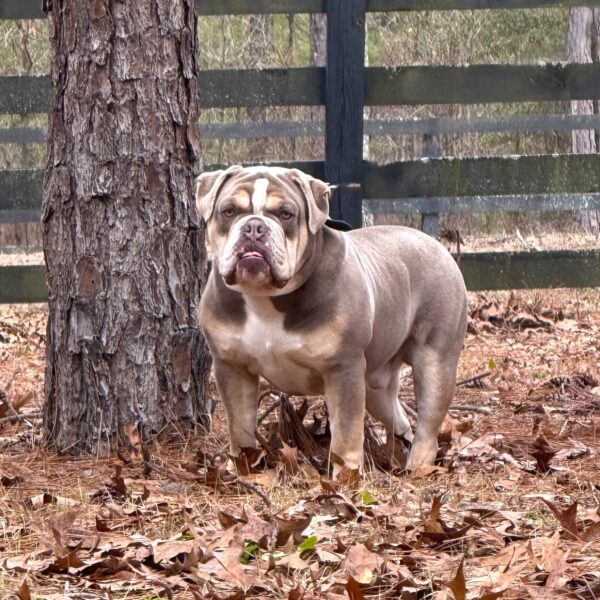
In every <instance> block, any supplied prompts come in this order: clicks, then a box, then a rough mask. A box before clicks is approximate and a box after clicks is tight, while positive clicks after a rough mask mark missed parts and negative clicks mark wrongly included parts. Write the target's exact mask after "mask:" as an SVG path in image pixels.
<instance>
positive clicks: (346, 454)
mask: <svg viewBox="0 0 600 600" xmlns="http://www.w3.org/2000/svg"><path fill="white" fill-rule="evenodd" d="M324 383H325V402H326V404H327V410H328V411H329V424H330V429H331V452H332V453H333V454H335V456H334V457H333V460H332V462H333V476H334V479H335V477H336V476H337V475H338V473H339V472H340V470H341V468H342V466H343V467H346V468H348V469H360V468H361V467H362V462H363V442H364V421H365V394H366V390H365V360H364V358H363V359H361V360H357V361H355V362H353V363H351V364H345V365H340V366H337V367H335V368H333V369H330V370H329V371H328V372H327V373H326V374H325V376H324ZM337 459H341V461H342V464H339V462H340V461H339V460H337Z"/></svg>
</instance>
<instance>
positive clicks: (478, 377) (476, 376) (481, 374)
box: [456, 371, 492, 387]
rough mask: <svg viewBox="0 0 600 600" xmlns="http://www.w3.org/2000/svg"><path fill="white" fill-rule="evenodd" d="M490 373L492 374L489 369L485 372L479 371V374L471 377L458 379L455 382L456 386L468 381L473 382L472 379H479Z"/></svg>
mask: <svg viewBox="0 0 600 600" xmlns="http://www.w3.org/2000/svg"><path fill="white" fill-rule="evenodd" d="M491 374H492V372H491V371H485V373H480V374H479V375H473V377H467V378H466V379H461V380H460V381H458V382H457V383H456V387H459V386H461V385H469V383H473V382H474V381H480V380H481V379H483V378H484V377H487V376H488V375H491Z"/></svg>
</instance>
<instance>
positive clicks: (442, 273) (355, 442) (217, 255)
mask: <svg viewBox="0 0 600 600" xmlns="http://www.w3.org/2000/svg"><path fill="white" fill-rule="evenodd" d="M329 195H330V188H329V186H328V185H327V184H326V183H323V182H322V181H319V180H318V179H314V178H313V177H310V176H309V175H306V174H304V173H302V172H300V171H298V170H296V169H283V168H277V167H252V168H242V167H240V166H233V167H230V168H229V169H227V170H223V171H217V172H212V173H204V174H203V175H201V176H200V177H199V179H198V184H197V190H196V202H197V207H198V210H199V213H200V215H201V216H202V218H203V219H204V220H205V222H206V223H207V246H208V250H209V254H210V256H211V258H212V261H213V268H212V272H211V274H210V277H209V280H208V284H207V286H206V289H205V291H204V294H203V296H202V301H201V304H200V311H199V318H200V324H201V326H202V329H203V331H204V334H205V336H206V340H207V342H208V345H209V348H210V350H211V353H212V356H213V360H214V369H215V377H216V382H217V387H218V390H219V394H220V396H221V398H222V400H223V402H224V404H225V408H226V410H227V417H228V423H229V436H230V444H231V452H232V453H233V454H238V453H239V452H240V449H241V448H245V447H255V445H256V440H255V436H254V431H255V428H256V420H257V390H258V382H259V377H264V378H265V379H267V380H268V381H269V382H271V383H272V384H273V385H274V386H275V387H277V388H279V389H280V390H282V391H285V392H287V393H290V394H299V395H318V394H323V395H324V397H325V401H326V404H327V408H328V411H329V415H330V428H331V451H332V453H335V455H337V457H339V459H341V461H338V462H339V463H342V464H343V465H344V466H345V467H347V468H349V469H355V468H359V467H360V466H361V464H362V459H363V435H364V434H363V432H364V414H365V409H366V410H367V411H368V412H369V414H370V415H371V416H373V417H374V418H375V419H378V420H379V421H381V422H382V423H383V425H384V426H385V429H386V432H387V437H388V440H389V441H390V440H394V439H398V438H401V439H402V441H403V442H404V444H405V446H408V447H410V452H409V454H408V458H407V463H406V466H407V468H409V469H415V468H417V467H419V466H422V465H426V464H431V463H433V461H434V460H435V457H436V454H437V434H438V432H439V428H440V425H441V423H442V421H443V419H444V416H445V415H446V413H447V411H448V407H449V405H450V402H451V401H452V398H453V395H454V388H455V382H456V366H457V361H458V357H459V354H460V351H461V348H462V345H463V340H464V337H465V331H466V323H467V301H466V291H465V284H464V281H463V278H462V275H461V273H460V271H459V269H458V267H457V265H456V263H455V262H454V260H453V259H452V257H451V256H450V254H449V253H448V252H447V251H446V249H445V248H444V247H443V246H442V245H441V244H439V243H438V242H436V241H435V240H434V239H432V238H430V237H429V236H427V235H424V234H423V233H421V232H419V231H416V230H413V229H409V228H405V227H370V228H366V229H360V230H356V231H352V232H349V233H342V232H340V231H335V230H333V229H330V228H329V227H327V226H326V225H325V222H326V220H327V217H328V208H329ZM403 364H408V365H411V366H412V372H413V377H414V387H415V397H416V404H417V413H418V419H417V425H416V430H415V434H414V437H413V433H412V430H411V426H410V423H409V421H408V419H407V417H406V413H405V412H404V410H403V408H402V406H401V404H400V402H399V401H398V387H399V370H400V368H401V366H402V365H403ZM334 468H335V466H334Z"/></svg>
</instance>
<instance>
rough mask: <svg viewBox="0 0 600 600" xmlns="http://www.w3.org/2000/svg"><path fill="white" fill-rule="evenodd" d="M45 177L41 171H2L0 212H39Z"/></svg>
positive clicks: (0, 174)
mask: <svg viewBox="0 0 600 600" xmlns="http://www.w3.org/2000/svg"><path fill="white" fill-rule="evenodd" d="M43 177H44V172H43V171H42V170H41V169H4V170H0V211H2V212H3V211H32V210H39V209H40V206H41V205H42V180H43ZM0 214H1V212H0ZM9 222H10V221H9Z"/></svg>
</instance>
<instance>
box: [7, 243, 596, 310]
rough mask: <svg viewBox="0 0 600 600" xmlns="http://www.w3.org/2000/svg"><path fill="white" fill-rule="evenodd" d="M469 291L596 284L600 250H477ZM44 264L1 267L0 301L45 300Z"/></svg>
mask: <svg viewBox="0 0 600 600" xmlns="http://www.w3.org/2000/svg"><path fill="white" fill-rule="evenodd" d="M459 266H460V269H461V271H462V273H463V275H464V278H465V283H466V284H467V289H469V290H470V291H474V292H475V291H482V290H503V289H535V288H549V287H556V288H559V287H570V288H572V287H594V286H597V285H598V281H600V250H578V251H569V250H560V251H543V252H477V253H472V254H471V253H469V254H462V255H461V257H460V260H459ZM47 299H48V291H47V289H46V271H45V267H44V266H43V265H25V266H21V265H19V266H10V267H0V304H8V303H31V302H46V301H47Z"/></svg>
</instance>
